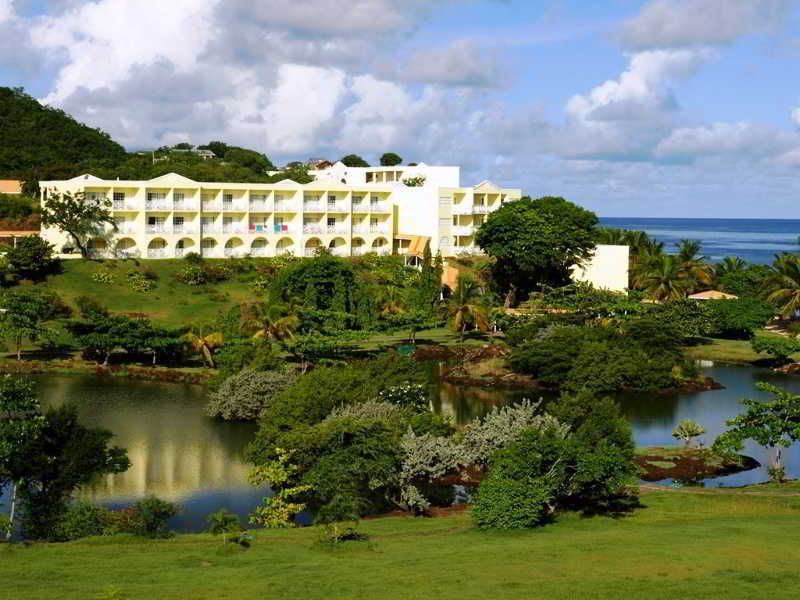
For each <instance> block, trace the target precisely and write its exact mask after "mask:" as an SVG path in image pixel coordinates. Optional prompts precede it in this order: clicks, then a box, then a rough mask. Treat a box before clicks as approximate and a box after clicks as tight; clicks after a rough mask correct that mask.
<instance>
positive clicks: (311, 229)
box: [303, 225, 325, 234]
mask: <svg viewBox="0 0 800 600" xmlns="http://www.w3.org/2000/svg"><path fill="white" fill-rule="evenodd" d="M303 233H320V234H321V233H325V228H324V227H322V226H321V225H303Z"/></svg>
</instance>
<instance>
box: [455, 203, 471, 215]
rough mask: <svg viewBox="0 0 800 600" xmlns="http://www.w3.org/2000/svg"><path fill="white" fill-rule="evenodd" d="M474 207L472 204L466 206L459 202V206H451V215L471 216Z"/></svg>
mask: <svg viewBox="0 0 800 600" xmlns="http://www.w3.org/2000/svg"><path fill="white" fill-rule="evenodd" d="M473 208H474V206H473V205H472V204H467V203H464V202H461V203H459V204H453V214H454V215H471V214H472V212H473Z"/></svg>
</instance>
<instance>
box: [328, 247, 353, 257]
mask: <svg viewBox="0 0 800 600" xmlns="http://www.w3.org/2000/svg"><path fill="white" fill-rule="evenodd" d="M330 250H331V254H333V255H334V256H350V252H349V251H348V249H347V248H331V249H330Z"/></svg>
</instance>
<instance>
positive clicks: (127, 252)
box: [114, 250, 141, 258]
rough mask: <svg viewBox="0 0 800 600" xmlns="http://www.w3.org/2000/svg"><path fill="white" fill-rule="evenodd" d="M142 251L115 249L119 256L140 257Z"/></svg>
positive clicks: (115, 254) (115, 253)
mask: <svg viewBox="0 0 800 600" xmlns="http://www.w3.org/2000/svg"><path fill="white" fill-rule="evenodd" d="M140 255H141V253H140V252H139V251H138V250H114V256H116V257H117V258H139V256H140Z"/></svg>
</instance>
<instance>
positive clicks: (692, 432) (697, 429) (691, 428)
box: [672, 419, 706, 448]
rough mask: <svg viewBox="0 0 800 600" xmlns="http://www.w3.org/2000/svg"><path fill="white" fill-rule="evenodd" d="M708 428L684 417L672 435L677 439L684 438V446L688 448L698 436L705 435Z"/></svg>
mask: <svg viewBox="0 0 800 600" xmlns="http://www.w3.org/2000/svg"><path fill="white" fill-rule="evenodd" d="M705 432H706V428H705V427H703V426H702V425H699V424H698V423H695V422H694V421H692V420H691V419H684V420H683V421H681V422H680V423H678V425H677V426H676V427H675V429H673V430H672V437H674V438H675V439H676V440H682V441H683V444H684V446H686V447H687V448H688V447H689V446H691V444H692V440H693V439H694V438H696V437H699V436H701V435H703V434H704V433H705Z"/></svg>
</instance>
